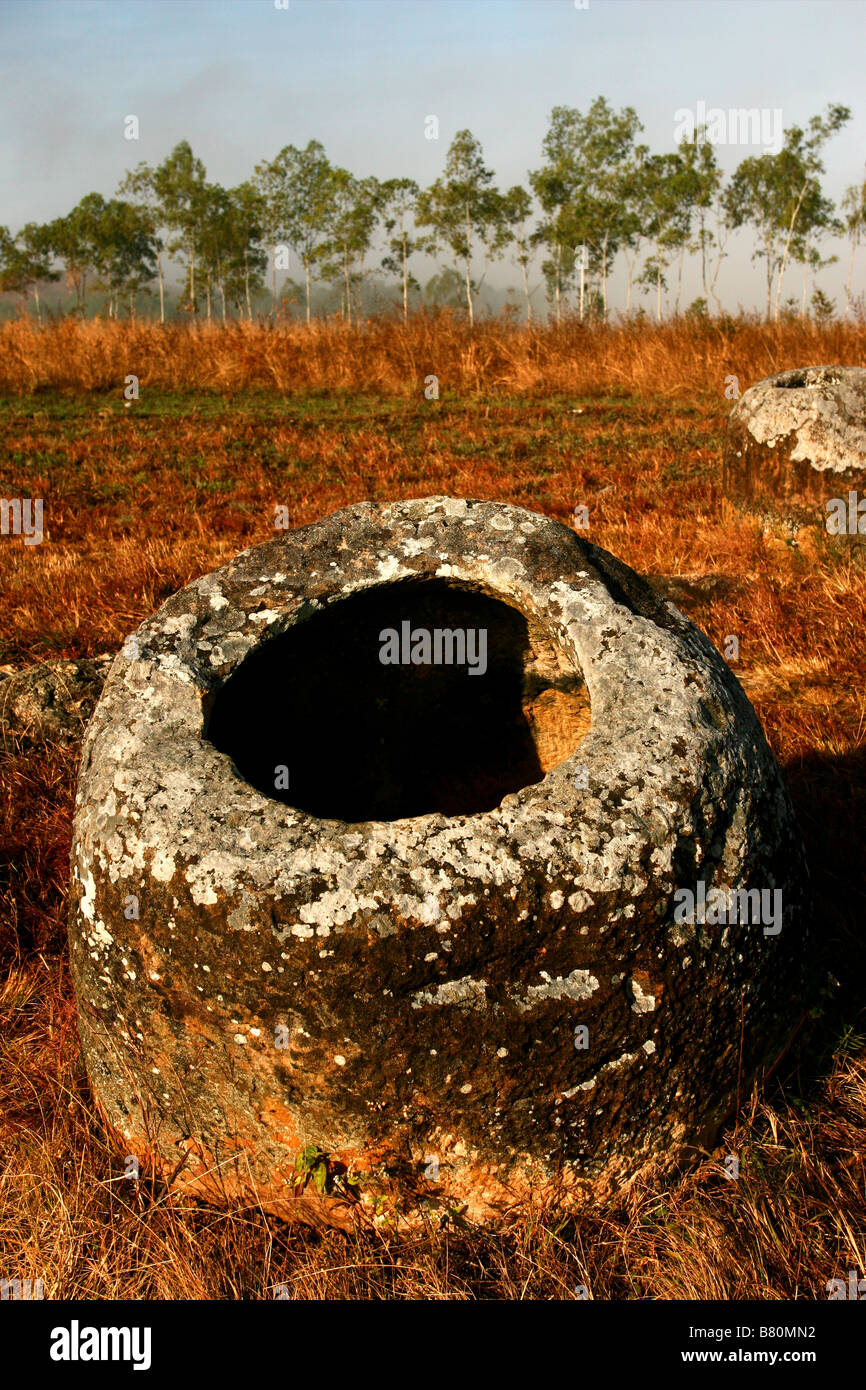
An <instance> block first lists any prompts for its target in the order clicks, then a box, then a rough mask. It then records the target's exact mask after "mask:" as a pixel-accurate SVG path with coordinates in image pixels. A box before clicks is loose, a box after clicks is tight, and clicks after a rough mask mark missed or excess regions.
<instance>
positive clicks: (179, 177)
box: [153, 140, 207, 313]
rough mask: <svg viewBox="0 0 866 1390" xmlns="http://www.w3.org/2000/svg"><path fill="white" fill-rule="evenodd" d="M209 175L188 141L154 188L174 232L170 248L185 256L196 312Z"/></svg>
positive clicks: (189, 298) (158, 173)
mask: <svg viewBox="0 0 866 1390" xmlns="http://www.w3.org/2000/svg"><path fill="white" fill-rule="evenodd" d="M206 182H207V176H206V171H205V167H204V164H203V163H202V161H201V160H200V159H197V158H196V157H195V155H194V154H193V152H192V149H191V148H190V145H189V142H188V141H187V140H181V141H180V143H179V144H177V145H175V147H174V149H173V150H172V152H171V154H170V155H169V156H168V157H167V158H166V159H164V160H163V162H162V164H160V165H159V166H158V167H157V168H156V169H155V170H154V172H153V188H154V191H155V193H156V197H157V198H158V200H159V207H160V210H161V215H162V221H163V224H164V226H166V227H167V228H168V230H169V232H171V233H172V234H173V236H172V240H171V241H170V242H169V243H168V246H167V250H168V251H169V252H170V254H172V255H175V254H176V253H177V252H179V251H180V252H182V253H183V255H184V256H185V257H186V291H185V293H186V299H185V300H182V304H184V303H185V304H186V305H187V306H188V308H189V309H190V311H191V312H192V313H197V311H198V305H197V300H196V284H195V271H196V259H197V257H198V252H199V239H200V236H201V229H202V225H203V221H204V211H205V199H206V194H205V188H206Z"/></svg>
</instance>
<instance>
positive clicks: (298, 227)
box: [256, 140, 333, 323]
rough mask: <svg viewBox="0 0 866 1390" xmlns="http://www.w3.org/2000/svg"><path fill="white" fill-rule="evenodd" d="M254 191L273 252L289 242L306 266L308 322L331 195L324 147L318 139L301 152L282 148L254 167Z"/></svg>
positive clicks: (322, 249)
mask: <svg viewBox="0 0 866 1390" xmlns="http://www.w3.org/2000/svg"><path fill="white" fill-rule="evenodd" d="M256 187H257V188H258V190H259V192H260V193H261V196H262V199H263V206H264V209H265V211H264V227H265V235H266V237H267V238H268V240H270V239H271V238H273V245H274V246H275V247H276V244H277V243H278V242H282V241H285V242H287V243H288V245H289V246H290V247H291V248H292V250H293V251H294V253H295V255H296V256H297V257H298V260H299V261H300V262H301V264H302V266H303V267H304V282H305V286H306V300H307V323H309V322H310V283H311V277H312V269H313V266H314V265H315V264H316V263H317V262H318V261H319V260H321V259H322V257H323V255H324V254H325V242H326V239H327V220H328V215H329V207H330V198H331V196H332V193H333V183H332V181H331V166H330V164H329V162H328V159H327V156H326V155H325V151H324V148H323V146H322V145H320V144H319V142H318V140H310V141H309V143H308V144H307V146H306V149H303V150H298V149H296V148H295V146H294V145H286V146H285V147H284V148H283V149H282V150H280V152H279V154H278V155H277V156H276V158H275V159H272V160H271V161H270V163H262V164H257V165H256ZM274 306H275V308H276V256H275V257H274Z"/></svg>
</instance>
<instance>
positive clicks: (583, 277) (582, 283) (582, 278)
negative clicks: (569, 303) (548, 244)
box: [580, 246, 586, 323]
mask: <svg viewBox="0 0 866 1390" xmlns="http://www.w3.org/2000/svg"><path fill="white" fill-rule="evenodd" d="M584 249H585V248H584V247H583V246H581V248H580V321H581V323H583V296H584V288H585V284H586V257H585V255H584Z"/></svg>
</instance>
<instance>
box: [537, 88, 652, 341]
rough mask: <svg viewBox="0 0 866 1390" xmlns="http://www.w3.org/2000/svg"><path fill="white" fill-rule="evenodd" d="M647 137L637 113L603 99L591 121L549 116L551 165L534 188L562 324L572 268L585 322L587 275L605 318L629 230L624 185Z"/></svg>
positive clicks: (569, 114)
mask: <svg viewBox="0 0 866 1390" xmlns="http://www.w3.org/2000/svg"><path fill="white" fill-rule="evenodd" d="M642 129H643V127H642V125H641V122H640V121H639V119H638V116H637V113H636V112H635V110H634V108H633V107H631V106H626V107H623V109H622V110H621V111H615V110H614V109H613V107H611V106H610V105H609V103H608V102H607V101H606V99H605V98H604V97H602V96H599V97H596V98H595V100H594V101H593V102H592V104H591V105H590V107H589V109H588V111H587V112H586V113H585V114H584V113H583V112H581V111H579V110H578V109H577V108H576V107H571V106H555V107H554V108H553V111H552V112H551V117H550V126H549V129H548V131H547V134H546V135H545V138H544V141H543V143H542V149H543V152H544V154H545V156H546V163H545V164H543V165H542V167H541V168H540V169H538V170H536V171H535V172H534V173H532V174H530V182H531V183H532V187H533V190H534V192H535V194H536V197H537V198H538V200H539V202H540V204H541V207H542V211H543V213H544V218H543V221H542V224H541V227H540V235H541V239H543V240H544V242H545V243H546V244H547V245H548V247H549V248H550V250H551V252H552V256H551V260H550V261H549V262H548V279H549V281H550V282H551V284H552V287H553V291H554V294H553V298H554V303H555V305H556V311H557V317H559V315H560V304H561V297H562V293H563V292H564V291H565V290H566V289H567V288H568V284H569V281H570V271H571V269H572V268H573V266H574V265H576V266H577V268H578V270H579V292H580V299H579V312H580V317H581V318H583V314H584V307H585V300H586V288H587V287H586V272H587V270H588V271H589V272H590V274H592V275H594V276H597V278H598V283H599V284H600V286H601V296H602V304H603V313H604V315H605V316H606V314H607V280H608V274H609V270H610V266H611V264H612V263H613V260H614V258H615V256H616V254H617V252H618V250H619V249H620V246H621V244H622V242H623V241H624V240H625V239H626V237H627V235H628V230H629V224H628V218H627V206H626V200H625V195H626V189H625V185H624V178H625V174H626V171H627V170H628V168H629V164H630V161H632V160H633V159H634V156H635V143H634V142H635V137H636V135H637V133H638V132H639V131H640V130H642ZM564 268H565V273H563V270H564Z"/></svg>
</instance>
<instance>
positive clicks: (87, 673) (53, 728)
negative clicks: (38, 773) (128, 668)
mask: <svg viewBox="0 0 866 1390" xmlns="http://www.w3.org/2000/svg"><path fill="white" fill-rule="evenodd" d="M113 659H114V658H113V657H111V656H97V657H82V658H80V659H79V660H71V661H41V662H37V663H36V664H34V665H33V666H25V667H23V668H21V669H20V670H19V669H16V668H14V667H12V666H3V667H0V747H2V748H5V749H6V750H7V751H8V750H9V749H11V748H14V747H19V746H22V745H24V746H27V745H32V744H38V743H69V742H70V741H72V740H74V739H77V738H81V736H82V734H83V733H84V729H85V727H86V725H87V721H88V719H89V718H90V716H91V714H92V713H93V709H94V706H95V705H96V701H97V700H98V699H99V695H100V693H101V691H102V687H103V685H104V683H105V678H106V676H107V675H108V668H109V666H110V665H111V662H112V661H113Z"/></svg>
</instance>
